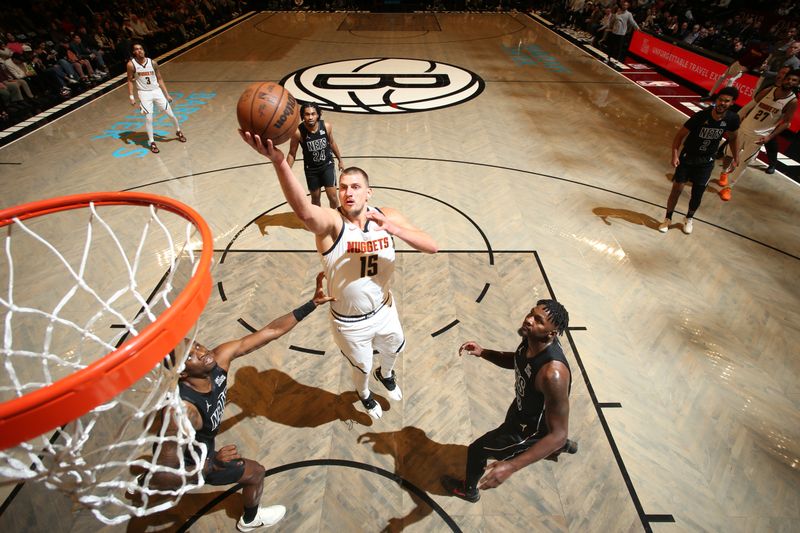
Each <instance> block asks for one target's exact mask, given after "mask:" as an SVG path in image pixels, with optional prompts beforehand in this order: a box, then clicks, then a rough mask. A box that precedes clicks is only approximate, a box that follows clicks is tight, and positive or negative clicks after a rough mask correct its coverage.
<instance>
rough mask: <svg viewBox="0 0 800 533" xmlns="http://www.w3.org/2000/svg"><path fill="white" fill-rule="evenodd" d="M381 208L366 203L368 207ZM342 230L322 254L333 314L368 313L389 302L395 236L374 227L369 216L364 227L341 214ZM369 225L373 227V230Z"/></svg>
mask: <svg viewBox="0 0 800 533" xmlns="http://www.w3.org/2000/svg"><path fill="white" fill-rule="evenodd" d="M373 209H375V210H376V211H378V212H380V209H377V208H374V207H369V206H368V207H367V210H368V211H372V210H373ZM342 223H343V224H342V231H341V232H340V233H339V236H338V237H337V239H336V241H335V242H334V243H333V246H331V248H330V249H329V250H327V251H326V252H324V253H323V254H322V266H323V268H324V269H325V275H326V276H327V278H328V294H329V295H330V296H333V297H334V298H336V300H335V301H333V302H331V303H330V305H331V311H333V314H334V316H341V317H357V316H360V315H365V314H367V313H370V312H372V311H374V310H376V309H378V308H379V307H380V306H381V305H382V304H384V303H385V302H386V300H387V299H388V297H389V283H390V281H391V279H392V274H393V273H394V256H395V249H394V240H393V239H392V235H391V234H390V233H389V232H387V231H383V230H375V229H374V228H375V223H374V222H372V221H371V220H368V221H367V223H366V224H365V226H364V228H363V229H362V228H359V227H358V226H357V225H356V224H353V223H352V222H349V221H348V220H347V219H346V218H344V217H342ZM370 228H373V229H372V230H371V229H370Z"/></svg>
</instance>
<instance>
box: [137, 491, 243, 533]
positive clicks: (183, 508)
mask: <svg viewBox="0 0 800 533" xmlns="http://www.w3.org/2000/svg"><path fill="white" fill-rule="evenodd" d="M225 492H226V490H218V491H214V492H203V493H187V494H184V495H183V497H182V498H181V501H180V503H178V505H176V506H175V507H172V508H170V509H167V510H164V511H161V512H158V513H155V514H152V515H149V516H142V517H135V516H134V517H132V518H131V519H130V521H129V522H128V527H127V529H126V531H127V533H144V532H146V531H177V530H178V529H180V527H181V526H183V525H184V524H186V521H187V520H189V519H190V518H192V517H193V516H194V515H195V514H196V513H197V512H198V511H200V510H201V509H203V507H205V506H206V505H207V504H209V503H210V502H211V501H212V500H213V499H214V498H217V497H218V496H222V495H223V494H225ZM243 505H244V503H243V501H242V494H241V491H236V492H235V493H233V494H230V495H228V496H227V497H226V498H224V499H223V500H222V501H221V502H219V503H217V504H216V505H215V506H214V507H212V508H211V509H209V510H207V511H206V512H205V513H203V516H204V517H207V516H210V515H212V514H214V513H218V512H221V511H223V512H225V514H226V515H227V517H228V518H229V519H230V520H232V521H236V520H238V519H239V517H240V516H241V514H242V508H243V507H242V506H243ZM190 530H191V529H190Z"/></svg>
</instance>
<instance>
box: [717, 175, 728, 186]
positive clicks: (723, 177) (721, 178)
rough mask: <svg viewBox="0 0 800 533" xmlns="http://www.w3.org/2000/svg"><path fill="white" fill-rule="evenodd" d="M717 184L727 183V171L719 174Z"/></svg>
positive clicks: (723, 184) (724, 184)
mask: <svg viewBox="0 0 800 533" xmlns="http://www.w3.org/2000/svg"><path fill="white" fill-rule="evenodd" d="M719 184H720V185H721V186H722V187H727V185H728V173H727V172H723V173H722V174H720V175H719Z"/></svg>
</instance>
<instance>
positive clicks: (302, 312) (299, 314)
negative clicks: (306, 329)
mask: <svg viewBox="0 0 800 533" xmlns="http://www.w3.org/2000/svg"><path fill="white" fill-rule="evenodd" d="M316 308H317V304H315V303H314V300H309V301H308V302H306V303H304V304H303V305H301V306H300V307H298V308H297V309H295V310H294V311H292V314H293V315H294V318H295V320H297V321H298V322H300V321H301V320H303V319H304V318H305V317H307V316H308V315H310V314H311V312H312V311H313V310H314V309H316Z"/></svg>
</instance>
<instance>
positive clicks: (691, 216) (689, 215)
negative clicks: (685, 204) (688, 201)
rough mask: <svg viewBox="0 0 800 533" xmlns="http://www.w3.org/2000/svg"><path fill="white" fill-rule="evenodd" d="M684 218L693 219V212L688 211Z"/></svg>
mask: <svg viewBox="0 0 800 533" xmlns="http://www.w3.org/2000/svg"><path fill="white" fill-rule="evenodd" d="M686 218H694V211H689V212H688V213H686Z"/></svg>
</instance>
